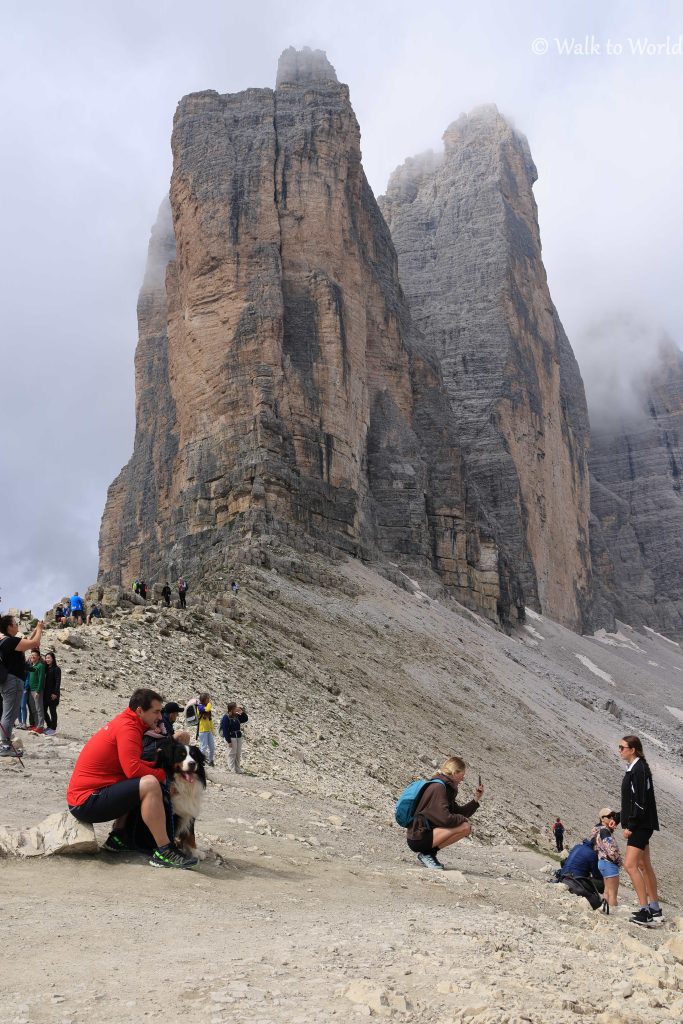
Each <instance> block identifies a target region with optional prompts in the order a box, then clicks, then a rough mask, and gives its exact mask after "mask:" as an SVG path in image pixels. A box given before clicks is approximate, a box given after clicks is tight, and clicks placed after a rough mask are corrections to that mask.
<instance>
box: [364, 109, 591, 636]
mask: <svg viewBox="0 0 683 1024" xmlns="http://www.w3.org/2000/svg"><path fill="white" fill-rule="evenodd" d="M444 144H445V151H444V153H443V155H434V154H428V155H426V156H423V157H418V158H416V159H413V160H408V161H407V162H406V163H405V164H404V165H403V166H402V167H400V168H398V170H396V171H395V172H394V174H393V175H392V177H391V180H390V182H389V186H388V189H387V194H386V196H384V197H382V198H381V199H380V207H381V209H382V211H383V213H384V216H385V218H386V220H387V223H388V225H389V227H390V230H391V235H392V239H393V242H394V245H395V247H396V251H397V253H398V260H399V273H400V278H401V284H402V286H403V289H404V291H405V294H406V297H407V298H408V300H409V304H410V309H411V313H412V316H413V319H414V321H415V325H416V327H418V328H419V329H420V331H421V332H422V333H423V334H424V336H425V339H426V341H427V343H428V345H429V347H430V349H431V351H432V352H433V353H434V354H435V355H437V356H438V358H439V360H440V362H441V366H442V369H443V374H444V379H445V382H446V386H447V388H448V391H449V395H450V399H451V406H452V409H453V413H454V416H455V421H456V426H457V435H458V438H459V442H460V444H461V447H462V450H463V453H464V458H465V461H466V465H467V471H468V474H469V476H470V478H471V479H472V481H473V482H474V484H475V485H476V487H477V490H478V492H479V494H480V496H481V499H482V501H483V503H484V507H485V509H486V512H487V514H488V516H489V519H490V520H491V522H492V523H493V524H494V531H495V534H496V536H497V538H498V539H499V543H500V544H503V545H505V547H506V549H507V551H508V552H509V556H510V558H511V560H512V562H513V564H514V565H515V568H516V570H517V572H518V574H519V577H520V580H521V582H522V585H523V588H524V595H525V599H526V601H527V602H528V603H529V604H530V605H531V606H533V607H536V608H537V609H538V610H542V611H543V612H545V613H547V614H548V615H550V616H551V617H552V618H554V619H557V620H558V621H559V622H562V623H563V624H565V625H567V626H569V627H571V628H573V629H582V628H585V627H586V626H587V625H588V624H589V617H590V610H589V609H590V602H591V563H590V553H589V541H588V520H589V481H588V471H587V451H588V418H587V411H586V402H585V396H584V390H583V383H582V381H581V376H580V373H579V369H578V366H577V363H576V360H575V359H574V355H573V353H572V350H571V346H570V344H569V341H568V340H567V337H566V335H565V332H564V330H563V328H562V324H561V323H560V320H559V317H558V315H557V311H556V309H555V307H554V305H553V303H552V300H551V298H550V294H549V291H548V285H547V280H546V274H545V270H544V267H543V261H542V257H541V242H540V235H539V229H538V220H537V211H536V203H535V200H534V196H533V191H532V186H533V183H534V181H535V180H536V177H537V175H536V168H535V166H534V164H533V161H532V159H531V155H530V152H529V147H528V144H527V141H526V139H525V138H524V137H523V136H522V135H520V134H519V133H518V132H517V131H516V130H515V129H513V128H512V127H511V126H510V124H509V123H508V122H507V121H506V120H505V119H504V118H503V117H502V116H501V115H500V114H499V113H498V111H497V110H496V108H495V107H484V108H480V109H478V110H476V111H474V112H473V113H472V114H471V115H470V116H464V115H463V116H462V117H460V118H459V120H457V121H455V122H454V123H453V124H452V125H451V126H450V127H449V128H448V129H447V131H446V133H445V135H444Z"/></svg>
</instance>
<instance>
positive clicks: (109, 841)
mask: <svg viewBox="0 0 683 1024" xmlns="http://www.w3.org/2000/svg"><path fill="white" fill-rule="evenodd" d="M102 849H103V850H107V851H108V852H109V853H130V852H131V849H130V846H129V845H128V843H127V842H126V841H125V839H124V838H123V836H122V835H121V833H120V832H110V833H109V835H108V836H107V838H106V839H105V840H104V842H103V843H102Z"/></svg>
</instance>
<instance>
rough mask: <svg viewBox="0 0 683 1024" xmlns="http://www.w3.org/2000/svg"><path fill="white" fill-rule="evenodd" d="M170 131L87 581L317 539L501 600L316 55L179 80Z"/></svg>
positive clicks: (471, 491) (486, 537) (443, 405)
mask: <svg viewBox="0 0 683 1024" xmlns="http://www.w3.org/2000/svg"><path fill="white" fill-rule="evenodd" d="M309 86H314V88H309ZM172 149H173V161H174V162H173V174H172V178H171V190H170V213H171V216H170V218H169V216H168V212H169V208H168V207H166V206H164V207H163V210H162V215H161V219H160V222H159V225H158V226H157V228H156V229H155V231H154V232H153V238H152V243H151V245H150V266H149V269H148V274H147V277H146V283H145V288H143V293H142V294H141V298H140V302H139V304H138V318H139V326H140V341H139V345H138V349H137V353H136V392H137V403H136V411H137V429H136V439H135V449H134V452H133V457H132V459H131V461H130V463H129V464H128V466H127V467H125V469H124V470H123V471H122V473H121V474H120V476H119V477H118V479H117V480H116V481H115V482H114V484H113V485H112V487H111V488H110V491H109V496H108V501H107V507H106V509H105V514H104V517H103V522H102V530H101V536H100V581H101V582H103V583H119V582H120V581H121V580H129V579H131V578H133V577H134V576H135V575H136V574H138V573H139V572H143V573H144V574H145V575H146V576H147V577H148V578H150V579H151V578H154V577H155V576H156V575H157V574H159V575H162V574H163V575H164V577H166V576H168V577H169V578H171V577H174V576H177V575H178V574H180V573H181V572H182V573H184V574H186V575H187V574H195V575H197V574H204V573H205V572H206V571H207V569H208V568H215V567H216V566H220V565H224V564H226V562H228V563H229V562H231V561H232V559H233V558H234V557H235V552H236V551H237V550H239V554H240V557H241V558H242V559H249V558H253V559H257V560H258V561H259V562H261V561H263V560H266V561H270V563H271V564H273V559H276V560H277V559H280V562H279V563H278V564H282V563H283V561H286V560H283V558H282V554H281V552H282V549H283V547H284V548H289V549H300V550H318V551H322V552H324V553H326V554H328V555H331V556H333V557H338V556H339V554H340V553H344V554H350V555H355V556H359V557H363V558H370V559H372V560H373V561H377V562H381V563H382V564H383V565H384V567H385V571H388V572H395V568H394V569H390V568H389V565H390V563H391V562H393V563H399V564H400V565H401V567H402V568H403V570H404V571H405V570H407V569H409V570H410V572H411V574H412V575H424V574H427V575H428V576H430V577H431V578H432V580H433V582H434V584H435V585H436V586H444V587H445V588H446V592H447V593H450V594H453V595H454V596H456V597H457V599H458V600H460V601H462V602H464V603H465V604H468V605H471V606H472V607H474V608H476V609H477V610H479V611H482V612H484V613H485V614H486V615H488V616H490V617H491V618H496V617H500V618H501V619H503V620H505V619H507V618H508V617H509V616H512V617H513V618H514V617H515V616H516V615H517V614H518V611H519V609H520V608H521V605H522V596H521V590H520V588H519V585H518V583H517V580H516V575H515V570H514V565H513V564H512V563H511V562H510V561H509V560H508V559H507V558H506V556H505V554H504V552H503V550H502V549H501V548H499V546H498V545H497V544H496V541H495V539H494V537H493V534H492V532H491V528H490V526H489V524H488V522H487V518H486V514H485V513H484V511H483V509H482V507H481V504H480V502H479V499H478V497H477V491H476V487H473V486H471V485H470V483H469V482H468V480H467V477H466V474H465V472H464V468H463V465H462V459H461V455H460V448H459V440H458V437H457V432H456V429H455V420H454V417H453V414H452V412H451V409H450V404H449V399H448V394H447V392H446V389H445V386H444V382H443V379H442V376H441V372H440V369H439V366H438V363H437V361H436V359H435V358H433V357H432V356H431V355H429V354H425V353H424V351H423V346H422V343H421V340H420V338H419V336H418V334H417V332H416V331H415V329H414V327H413V324H412V320H411V315H410V310H409V308H408V305H407V303H406V301H405V298H404V296H403V293H402V291H401V287H400V283H399V280H398V269H397V261H396V253H395V251H394V248H393V246H392V242H391V237H390V234H389V231H388V228H387V225H386V223H385V221H384V220H383V218H382V215H381V213H380V211H379V208H378V206H377V203H376V201H375V198H374V196H373V194H372V191H371V189H370V186H369V185H368V182H367V180H366V178H365V174H364V172H363V168H362V163H361V154H360V133H359V128H358V122H357V120H356V117H355V114H354V112H353V109H352V107H351V104H350V102H349V96H348V89H347V87H346V86H345V85H342V84H339V83H338V82H337V78H336V75H335V73H334V69H333V68H332V66H331V65H330V64H329V62H328V60H327V58H326V57H325V55H324V54H323V53H322V52H321V51H311V50H303V51H297V50H294V49H290V50H287V51H285V53H284V54H283V56H282V58H281V61H280V67H279V70H278V76H277V88H276V90H275V91H274V92H273V91H272V90H270V89H248V90H246V91H244V92H241V93H238V94H235V95H224V96H223V95H219V94H218V93H215V92H210V91H207V92H202V93H196V94H194V95H192V96H189V97H186V98H185V99H183V100H182V101H181V102H180V104H179V105H178V109H177V112H176V116H175V119H174V129H173V139H172ZM171 225H172V232H173V239H171V238H170V237H169V229H170V226H171ZM162 269H163V274H162ZM276 550H277V553H275V552H276Z"/></svg>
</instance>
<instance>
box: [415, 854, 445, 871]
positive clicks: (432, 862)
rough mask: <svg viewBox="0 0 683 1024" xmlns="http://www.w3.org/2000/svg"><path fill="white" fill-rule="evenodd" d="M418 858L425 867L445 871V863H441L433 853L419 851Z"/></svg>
mask: <svg viewBox="0 0 683 1024" xmlns="http://www.w3.org/2000/svg"><path fill="white" fill-rule="evenodd" d="M417 859H418V860H419V862H420V864H421V865H422V867H423V868H431V870H432V871H443V870H444V866H443V864H439V862H438V860H437V859H436V857H433V856H432V855H431V853H418V855H417Z"/></svg>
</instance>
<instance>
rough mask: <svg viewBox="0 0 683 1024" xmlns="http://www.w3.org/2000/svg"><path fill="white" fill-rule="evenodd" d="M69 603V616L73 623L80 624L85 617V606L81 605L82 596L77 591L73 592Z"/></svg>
mask: <svg viewBox="0 0 683 1024" xmlns="http://www.w3.org/2000/svg"><path fill="white" fill-rule="evenodd" d="M69 604H70V606H71V618H72V619H73V621H74V624H75V625H77V626H82V625H83V620H84V618H85V606H84V605H83V598H82V597H81V596H80V595H79V593H78V591H76V592H75V593H74V595H73V596H72V598H71V600H70V602H69Z"/></svg>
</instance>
